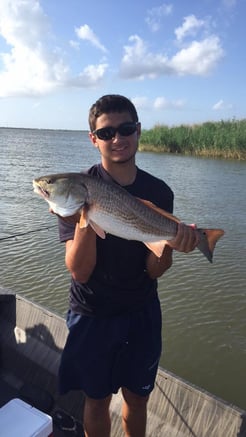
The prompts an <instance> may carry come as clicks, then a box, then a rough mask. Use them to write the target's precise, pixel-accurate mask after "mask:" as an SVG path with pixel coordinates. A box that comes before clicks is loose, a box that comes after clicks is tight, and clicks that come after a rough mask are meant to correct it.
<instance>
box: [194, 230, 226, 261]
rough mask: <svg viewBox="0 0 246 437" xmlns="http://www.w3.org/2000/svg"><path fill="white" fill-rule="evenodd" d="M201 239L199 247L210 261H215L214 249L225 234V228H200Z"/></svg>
mask: <svg viewBox="0 0 246 437" xmlns="http://www.w3.org/2000/svg"><path fill="white" fill-rule="evenodd" d="M198 232H199V235H200V241H199V243H198V245H197V248H198V249H199V250H200V251H201V252H202V253H203V255H204V256H205V257H206V258H207V259H208V261H210V262H213V251H214V248H215V245H216V243H217V241H218V240H219V238H220V237H222V236H223V235H224V231H223V229H198Z"/></svg>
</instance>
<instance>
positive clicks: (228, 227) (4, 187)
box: [0, 129, 246, 409]
mask: <svg viewBox="0 0 246 437" xmlns="http://www.w3.org/2000/svg"><path fill="white" fill-rule="evenodd" d="M99 161H100V157H99V155H98V151H97V150H96V149H95V148H93V146H92V145H91V143H90V142H89V140H88V138H87V133H86V132H76V131H49V130H32V129H27V130H25V129H0V176H1V197H0V269H1V283H0V285H1V286H2V287H6V288H9V289H11V290H13V291H14V292H18V293H20V294H22V295H24V296H25V297H27V298H30V299H32V300H34V301H36V302H37V303H40V304H42V305H44V306H46V307H49V308H50V309H52V310H55V311H56V312H58V313H59V314H61V315H65V312H66V309H67V306H68V287H69V274H68V272H67V271H66V269H65V265H64V247H63V245H61V244H60V243H59V242H58V235H57V226H56V217H54V216H52V215H51V214H49V213H48V204H46V203H45V202H44V201H43V200H42V199H41V198H39V197H38V196H37V195H35V194H34V193H33V190H32V179H33V178H34V177H37V176H41V175H43V174H49V173H56V172H62V171H80V170H81V169H87V168H88V167H90V166H91V165H92V164H94V163H95V162H99ZM137 164H138V166H139V167H141V168H143V169H144V170H146V171H149V172H151V173H153V174H155V175H157V176H158V177H160V178H162V179H164V180H165V181H166V182H167V183H168V184H169V185H170V186H171V187H172V189H173V191H174V193H175V211H174V212H175V215H177V216H178V217H180V218H181V219H182V221H185V222H186V223H197V224H198V225H199V226H205V227H221V228H223V229H224V230H225V236H224V237H223V238H222V239H221V240H220V241H219V242H218V244H217V246H216V249H215V254H214V263H213V264H210V263H208V261H207V260H206V259H205V258H204V257H203V256H202V255H201V253H200V252H199V251H194V252H193V253H192V254H188V255H185V254H179V253H175V256H174V264H173V267H172V268H171V269H170V270H169V271H168V272H167V273H166V274H165V275H163V277H162V278H161V279H160V280H159V295H160V299H161V304H162V312H163V355H162V358H161V365H162V366H163V367H165V368H167V369H169V370H171V371H173V372H174V373H176V374H178V375H180V376H182V377H184V378H185V379H187V380H189V381H191V382H193V383H194V384H197V385H198V386H200V387H203V388H204V389H206V390H208V391H210V392H212V393H214V394H216V395H218V396H220V397H222V398H223V399H225V400H227V401H229V402H231V403H234V404H236V405H238V406H239V407H241V408H244V409H246V289H245V283H246V281H245V280H246V256H245V255H246V251H245V229H246V202H245V194H246V193H245V187H246V163H245V162H240V161H229V160H213V159H202V158H194V157H184V156H176V155H175V156H174V155H164V154H163V155H160V154H153V153H138V155H137ZM10 237H11V238H10Z"/></svg>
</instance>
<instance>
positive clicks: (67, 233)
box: [58, 217, 75, 243]
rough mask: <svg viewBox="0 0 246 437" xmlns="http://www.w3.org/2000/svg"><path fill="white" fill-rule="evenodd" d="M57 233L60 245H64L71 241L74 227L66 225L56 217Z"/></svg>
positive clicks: (69, 224)
mask: <svg viewBox="0 0 246 437" xmlns="http://www.w3.org/2000/svg"><path fill="white" fill-rule="evenodd" d="M58 231H59V238H60V242H61V243H65V242H66V241H68V240H73V237H74V232H75V225H73V224H71V223H67V222H66V221H65V220H63V219H62V218H60V217H58Z"/></svg>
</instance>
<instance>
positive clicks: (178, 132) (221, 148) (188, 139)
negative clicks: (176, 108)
mask: <svg viewBox="0 0 246 437" xmlns="http://www.w3.org/2000/svg"><path fill="white" fill-rule="evenodd" d="M139 150H140V151H152V152H166V153H180V154H184V155H194V156H204V157H205V156H206V157H214V158H227V159H241V160H245V159H246V119H242V120H234V119H233V120H229V121H223V120H222V121H219V122H206V123H203V124H195V125H180V126H174V127H169V126H166V125H156V126H155V127H154V128H153V129H149V130H143V131H142V135H141V140H140V147H139Z"/></svg>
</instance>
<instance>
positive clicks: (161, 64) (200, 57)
mask: <svg viewBox="0 0 246 437" xmlns="http://www.w3.org/2000/svg"><path fill="white" fill-rule="evenodd" d="M129 43H130V44H129V45H126V46H124V55H123V58H122V61H121V66H120V76H121V77H123V78H125V79H144V78H146V77H147V78H150V79H154V78H156V77H158V76H162V75H179V76H181V75H196V76H205V75H207V74H209V73H210V72H211V71H212V70H213V68H214V67H215V66H216V65H217V63H218V62H219V60H220V59H221V58H222V56H223V54H224V51H223V49H222V47H221V44H220V40H219V38H218V37H217V36H213V35H212V36H210V37H208V38H205V39H203V40H202V41H192V42H191V43H190V44H189V45H187V47H185V48H182V49H181V50H179V51H178V52H177V53H176V54H175V55H174V56H173V57H171V58H168V57H167V56H166V55H165V54H162V53H151V52H150V51H148V46H147V45H146V44H145V42H144V41H143V40H142V39H141V38H140V37H139V36H138V35H132V36H131V37H130V38H129Z"/></svg>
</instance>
